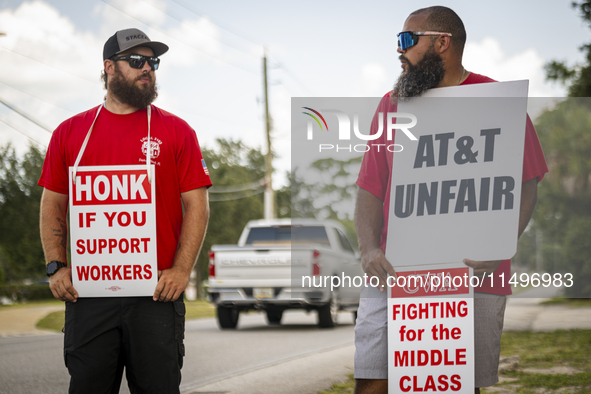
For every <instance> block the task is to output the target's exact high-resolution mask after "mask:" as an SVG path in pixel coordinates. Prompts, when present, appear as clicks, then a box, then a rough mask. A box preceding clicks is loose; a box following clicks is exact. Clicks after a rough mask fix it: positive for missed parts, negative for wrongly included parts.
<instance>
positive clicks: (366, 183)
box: [357, 73, 548, 295]
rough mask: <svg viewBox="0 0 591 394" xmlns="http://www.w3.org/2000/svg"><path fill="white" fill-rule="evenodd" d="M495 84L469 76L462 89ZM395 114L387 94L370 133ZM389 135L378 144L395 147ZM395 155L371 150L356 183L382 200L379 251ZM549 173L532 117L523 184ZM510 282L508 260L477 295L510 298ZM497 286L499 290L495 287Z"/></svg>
mask: <svg viewBox="0 0 591 394" xmlns="http://www.w3.org/2000/svg"><path fill="white" fill-rule="evenodd" d="M487 82H496V81H495V80H493V79H491V78H488V77H485V76H484V75H479V74H475V73H470V74H469V75H468V78H466V80H465V81H464V82H462V83H461V85H471V84H476V83H487ZM379 112H382V113H387V112H396V105H395V104H393V103H392V100H391V99H390V92H388V93H386V95H384V97H383V98H382V101H381V102H380V104H379V106H378V109H377V110H376V114H375V115H374V118H373V121H372V123H371V131H370V132H371V133H372V134H374V133H375V132H376V130H377V129H378V122H379V119H378V113H379ZM386 135H387V133H382V136H381V137H380V138H378V139H377V140H376V141H375V142H372V143H375V144H380V143H381V144H385V145H384V146H386V145H389V144H392V143H393V141H387V140H386ZM393 156H394V153H393V152H390V151H388V150H387V149H384V148H382V149H380V150H379V152H378V150H377V149H371V150H369V151H367V153H365V155H364V156H363V163H362V164H361V170H360V171H359V177H358V179H357V186H359V187H360V188H362V189H365V190H367V191H368V192H370V193H371V194H373V195H374V196H376V197H377V198H379V199H380V200H382V201H383V202H384V210H383V215H384V225H383V227H382V234H381V237H380V248H382V250H384V251H385V250H386V239H387V234H388V213H389V212H390V189H391V182H392V176H391V169H392V160H393ZM546 172H548V166H547V165H546V160H545V159H544V153H543V152H542V147H541V146H540V141H539V140H538V135H537V134H536V130H535V129H534V126H533V124H532V122H531V119H530V118H529V116H528V117H527V121H526V128H525V146H524V157H523V178H522V182H526V181H528V180H530V179H533V178H536V177H537V178H538V181H541V180H542V178H543V177H544V174H545V173H546ZM501 274H504V278H505V284H504V285H502V284H501V282H500V275H501ZM510 278H511V260H505V261H503V262H502V263H501V264H500V265H499V268H498V269H497V270H496V272H495V278H494V283H493V287H491V286H490V280H488V279H487V280H486V281H485V283H484V284H483V285H482V287H480V288H479V289H476V291H478V292H482V293H491V294H503V295H509V294H511V286H510V285H509V284H508V281H509V279H510ZM495 284H496V286H495Z"/></svg>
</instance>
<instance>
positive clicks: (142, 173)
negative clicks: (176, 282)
mask: <svg viewBox="0 0 591 394" xmlns="http://www.w3.org/2000/svg"><path fill="white" fill-rule="evenodd" d="M151 170H152V171H154V169H153V166H152V169H151ZM73 175H74V170H73V168H72V167H70V175H69V178H70V204H69V205H70V206H69V210H70V252H71V258H72V283H73V285H74V288H75V289H76V291H78V294H79V295H80V297H109V296H118V297H121V296H151V295H153V294H154V289H155V288H156V284H157V282H158V265H157V253H156V193H155V190H156V188H155V183H156V180H155V177H152V182H151V183H150V182H148V177H147V172H146V166H144V165H135V166H86V167H78V170H77V172H76V182H74V179H73Z"/></svg>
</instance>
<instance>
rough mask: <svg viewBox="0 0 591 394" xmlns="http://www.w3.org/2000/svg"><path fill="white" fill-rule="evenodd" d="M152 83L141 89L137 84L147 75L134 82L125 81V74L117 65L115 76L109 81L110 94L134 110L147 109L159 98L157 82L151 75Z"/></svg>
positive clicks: (149, 76)
mask: <svg viewBox="0 0 591 394" xmlns="http://www.w3.org/2000/svg"><path fill="white" fill-rule="evenodd" d="M147 76H148V78H150V83H149V84H147V85H143V86H141V87H139V86H137V85H136V84H135V83H136V81H139V80H140V79H141V78H144V77H146V75H140V76H139V77H137V78H136V79H135V80H133V81H128V80H127V79H125V77H124V76H123V74H122V73H121V72H120V71H119V69H118V67H117V63H115V75H114V76H113V77H112V79H111V80H110V81H109V92H110V93H111V94H113V95H114V96H115V97H116V98H117V100H118V101H120V102H121V103H123V104H127V105H129V106H131V107H134V108H138V109H141V108H146V107H147V106H148V105H150V104H151V103H152V102H153V101H154V100H156V98H157V97H158V89H157V88H156V81H155V80H154V78H152V76H151V75H149V74H148V75H147Z"/></svg>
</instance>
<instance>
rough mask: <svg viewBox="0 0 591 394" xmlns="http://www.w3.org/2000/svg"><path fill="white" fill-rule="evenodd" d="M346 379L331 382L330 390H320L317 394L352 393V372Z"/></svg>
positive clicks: (353, 381) (353, 382) (353, 385)
mask: <svg viewBox="0 0 591 394" xmlns="http://www.w3.org/2000/svg"><path fill="white" fill-rule="evenodd" d="M347 378H348V379H347V380H346V381H345V382H343V383H333V385H332V387H331V389H330V390H325V391H321V392H320V393H318V394H353V390H354V389H355V380H354V379H353V374H352V373H351V374H349V375H347Z"/></svg>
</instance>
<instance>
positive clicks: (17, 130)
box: [0, 118, 47, 148]
mask: <svg viewBox="0 0 591 394" xmlns="http://www.w3.org/2000/svg"><path fill="white" fill-rule="evenodd" d="M0 122H2V123H4V124H5V125H6V126H8V127H10V128H11V129H13V130H14V131H16V132H18V133H21V134H22V135H24V136H25V137H27V138H28V139H30V140H31V141H33V142H36V143H38V144H39V145H41V146H43V147H45V148H47V145H45V144H44V143H42V142H39V141H37V140H36V139H34V138H32V137H29V136H28V135H26V134H25V133H23V132H22V131H20V130H19V129H17V128H16V127H14V126H12V125H10V124H8V123H7V122H6V121H5V120H4V119H2V118H0Z"/></svg>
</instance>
